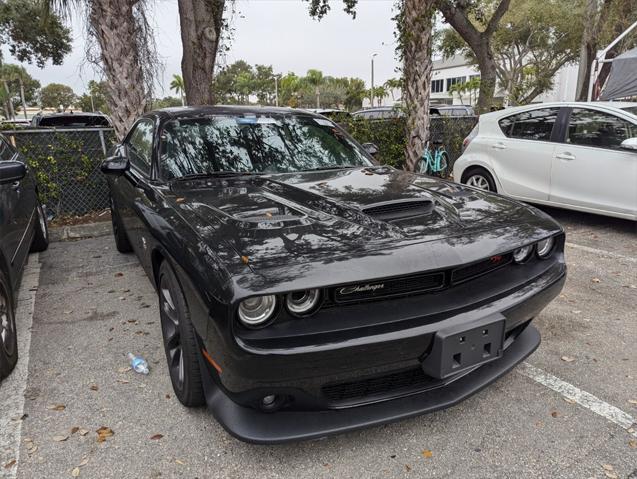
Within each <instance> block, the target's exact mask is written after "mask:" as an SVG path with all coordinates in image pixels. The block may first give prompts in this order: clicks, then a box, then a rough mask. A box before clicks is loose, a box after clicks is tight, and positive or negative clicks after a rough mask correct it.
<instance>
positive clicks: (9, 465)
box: [4, 459, 15, 469]
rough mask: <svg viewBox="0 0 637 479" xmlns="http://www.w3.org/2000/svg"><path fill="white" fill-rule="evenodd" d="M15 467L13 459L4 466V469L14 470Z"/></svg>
mask: <svg viewBox="0 0 637 479" xmlns="http://www.w3.org/2000/svg"><path fill="white" fill-rule="evenodd" d="M13 466H15V459H11V460H10V461H9V462H6V463H5V464H4V468H5V469H10V468H12V467H13Z"/></svg>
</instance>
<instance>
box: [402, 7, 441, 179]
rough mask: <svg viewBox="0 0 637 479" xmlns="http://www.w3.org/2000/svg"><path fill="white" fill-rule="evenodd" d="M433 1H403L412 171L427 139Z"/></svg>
mask: <svg viewBox="0 0 637 479" xmlns="http://www.w3.org/2000/svg"><path fill="white" fill-rule="evenodd" d="M434 3H435V0H405V3H404V7H403V8H404V21H405V25H404V30H405V32H408V33H407V34H406V37H405V40H404V73H405V104H406V106H407V147H406V151H405V155H406V165H405V166H406V168H407V170H409V171H414V170H415V169H416V166H417V165H418V162H419V161H420V158H421V157H422V154H423V152H424V150H425V146H426V144H427V141H428V140H429V96H430V93H431V47H432V35H431V33H432V27H433V13H434Z"/></svg>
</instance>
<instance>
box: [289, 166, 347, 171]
mask: <svg viewBox="0 0 637 479" xmlns="http://www.w3.org/2000/svg"><path fill="white" fill-rule="evenodd" d="M358 167H359V166H358V165H344V166H338V165H334V166H319V167H318V168H308V169H306V170H301V171H322V170H345V169H351V168H358Z"/></svg>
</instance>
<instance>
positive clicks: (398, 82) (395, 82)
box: [383, 78, 403, 102]
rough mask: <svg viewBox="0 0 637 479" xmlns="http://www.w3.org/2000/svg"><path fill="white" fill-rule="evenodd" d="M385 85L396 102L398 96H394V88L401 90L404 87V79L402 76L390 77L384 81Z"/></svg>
mask: <svg viewBox="0 0 637 479" xmlns="http://www.w3.org/2000/svg"><path fill="white" fill-rule="evenodd" d="M383 86H384V87H385V90H387V91H388V92H389V94H390V95H391V99H392V101H394V102H395V101H396V98H394V90H401V89H402V88H403V80H402V78H390V79H388V80H387V81H386V82H385V83H383Z"/></svg>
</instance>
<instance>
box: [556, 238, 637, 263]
mask: <svg viewBox="0 0 637 479" xmlns="http://www.w3.org/2000/svg"><path fill="white" fill-rule="evenodd" d="M566 246H568V247H569V248H573V249H579V250H582V251H586V252H587V253H593V254H597V255H601V256H608V257H610V258H617V259H623V260H626V261H630V262H632V263H637V258H633V257H632V256H626V255H623V254H619V253H613V252H612V251H606V250H604V249H597V248H591V247H590V246H582V245H579V244H575V243H569V242H566Z"/></svg>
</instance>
